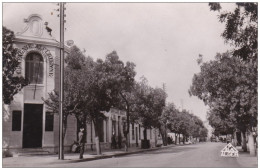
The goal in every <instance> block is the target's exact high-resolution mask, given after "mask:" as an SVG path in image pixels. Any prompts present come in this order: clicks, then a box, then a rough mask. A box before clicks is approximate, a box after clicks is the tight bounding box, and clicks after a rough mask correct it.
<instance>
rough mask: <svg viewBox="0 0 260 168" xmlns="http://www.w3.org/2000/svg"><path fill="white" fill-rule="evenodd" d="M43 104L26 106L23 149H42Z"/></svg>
mask: <svg viewBox="0 0 260 168" xmlns="http://www.w3.org/2000/svg"><path fill="white" fill-rule="evenodd" d="M42 114H43V104H24V122H23V148H39V147H42V119H43V118H42Z"/></svg>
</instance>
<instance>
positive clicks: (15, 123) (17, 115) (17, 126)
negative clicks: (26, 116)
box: [12, 111, 22, 131]
mask: <svg viewBox="0 0 260 168" xmlns="http://www.w3.org/2000/svg"><path fill="white" fill-rule="evenodd" d="M21 120H22V112H21V111H13V118H12V131H21V123H22V122H21Z"/></svg>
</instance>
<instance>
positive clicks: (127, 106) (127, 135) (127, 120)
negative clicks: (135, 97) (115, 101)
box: [120, 92, 140, 152]
mask: <svg viewBox="0 0 260 168" xmlns="http://www.w3.org/2000/svg"><path fill="white" fill-rule="evenodd" d="M120 96H121V97H122V98H123V99H124V101H125V103H126V123H127V126H126V130H124V136H125V139H126V140H125V144H124V145H125V152H127V151H128V143H129V142H128V137H129V127H130V119H129V118H130V117H129V116H130V114H129V113H130V107H129V103H128V101H127V99H126V97H125V96H124V95H123V94H122V93H121V92H120ZM139 136H140V135H139Z"/></svg>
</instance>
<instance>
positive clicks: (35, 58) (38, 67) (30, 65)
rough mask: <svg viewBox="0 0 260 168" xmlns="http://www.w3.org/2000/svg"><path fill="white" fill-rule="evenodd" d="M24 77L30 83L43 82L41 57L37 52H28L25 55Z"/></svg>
mask: <svg viewBox="0 0 260 168" xmlns="http://www.w3.org/2000/svg"><path fill="white" fill-rule="evenodd" d="M25 78H26V79H28V80H29V82H30V83H31V84H42V83H43V58H42V56H41V55H40V54H38V53H30V54H28V55H27V57H26V65H25Z"/></svg>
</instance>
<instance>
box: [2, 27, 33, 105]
mask: <svg viewBox="0 0 260 168" xmlns="http://www.w3.org/2000/svg"><path fill="white" fill-rule="evenodd" d="M2 38H3V41H2V42H3V43H2V51H3V57H2V58H3V68H2V70H3V72H2V74H3V75H2V77H3V95H2V98H3V102H4V103H5V104H10V103H11V101H12V100H13V97H14V95H15V94H17V93H18V92H19V91H20V90H21V89H22V88H23V87H24V86H26V85H27V84H28V81H27V80H25V79H24V77H22V76H20V75H18V74H17V73H16V70H17V68H18V67H19V64H20V60H21V59H22V57H21V55H19V54H18V49H17V48H15V47H14V42H13V40H14V32H13V31H11V30H9V29H7V28H6V27H4V26H3V30H2Z"/></svg>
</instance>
